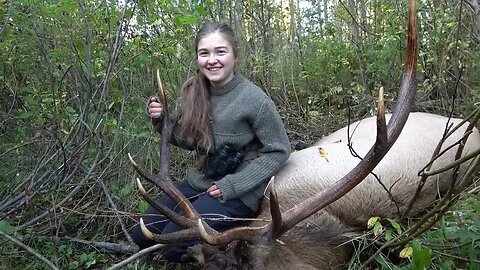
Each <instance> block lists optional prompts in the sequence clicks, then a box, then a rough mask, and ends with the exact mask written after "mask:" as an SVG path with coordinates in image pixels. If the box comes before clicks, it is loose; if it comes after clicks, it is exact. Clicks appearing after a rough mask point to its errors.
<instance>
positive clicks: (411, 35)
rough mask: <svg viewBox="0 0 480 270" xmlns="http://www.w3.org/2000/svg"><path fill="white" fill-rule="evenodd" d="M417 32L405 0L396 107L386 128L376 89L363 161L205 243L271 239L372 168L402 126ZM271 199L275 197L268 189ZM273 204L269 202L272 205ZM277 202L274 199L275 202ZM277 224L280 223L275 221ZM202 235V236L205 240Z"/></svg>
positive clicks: (411, 93)
mask: <svg viewBox="0 0 480 270" xmlns="http://www.w3.org/2000/svg"><path fill="white" fill-rule="evenodd" d="M416 43H417V31H416V14H415V1H414V0H409V1H408V42H407V51H408V53H407V57H406V60H405V70H404V76H403V80H402V84H401V86H400V92H399V94H398V98H397V106H396V108H395V111H394V112H393V115H392V117H391V118H390V121H389V124H388V127H387V126H386V124H385V109H384V105H383V90H380V93H379V101H378V111H377V139H376V141H375V144H374V145H373V146H372V148H371V149H370V151H369V152H368V153H367V154H366V155H365V157H364V158H363V160H362V161H361V162H360V163H359V164H358V165H357V166H356V167H355V168H354V169H353V170H351V171H350V172H349V173H347V175H345V176H344V177H343V178H341V179H340V180H338V181H337V182H335V184H334V185H333V186H331V187H329V188H327V189H325V190H323V191H322V192H320V193H318V194H316V195H313V196H312V197H310V198H308V199H307V200H305V201H303V202H302V203H300V204H299V205H297V206H295V207H293V208H291V209H289V210H288V211H286V212H285V213H283V214H282V215H281V218H279V213H278V209H279V207H278V205H275V204H276V199H274V200H272V201H271V202H270V205H271V206H270V207H271V208H272V210H271V212H272V221H271V222H270V223H269V224H268V225H265V226H262V227H256V228H252V227H248V228H247V227H244V228H235V229H231V230H228V231H226V232H224V233H222V234H219V235H216V236H211V237H208V243H209V244H213V245H224V244H228V243H230V242H231V241H233V240H247V241H252V242H253V241H255V240H258V239H260V238H265V237H268V239H270V240H275V239H276V238H277V237H279V236H281V235H282V234H283V233H285V232H287V231H288V230H289V229H290V228H292V227H293V226H295V225H296V224H298V223H299V222H301V221H302V220H304V219H306V218H308V217H309V216H311V215H312V214H314V213H316V212H317V211H319V210H321V209H323V208H324V207H326V206H327V205H329V204H331V203H332V202H334V201H336V200H338V199H339V198H341V197H342V196H343V195H345V194H346V193H347V192H349V191H350V190H351V189H353V188H354V187H355V186H357V185H358V184H360V183H361V182H362V181H363V179H364V178H365V177H366V176H367V175H368V174H369V173H370V172H371V171H372V170H373V169H374V168H375V166H376V165H377V164H378V163H379V162H380V161H381V160H382V158H383V157H384V156H385V154H386V153H387V152H388V150H389V149H390V148H391V147H392V145H393V144H394V142H395V141H396V139H397V138H398V136H399V135H400V132H401V131H402V129H403V126H404V125H405V123H406V121H407V118H408V115H409V113H410V108H411V106H412V103H413V99H414V97H415V92H416V65H417V56H416V54H417V44H416ZM270 191H271V192H270V194H271V195H270V196H271V198H276V196H275V194H274V192H273V190H272V189H270ZM272 204H273V205H272ZM277 204H278V202H277ZM279 223H280V224H279ZM205 238H206V237H204V239H205Z"/></svg>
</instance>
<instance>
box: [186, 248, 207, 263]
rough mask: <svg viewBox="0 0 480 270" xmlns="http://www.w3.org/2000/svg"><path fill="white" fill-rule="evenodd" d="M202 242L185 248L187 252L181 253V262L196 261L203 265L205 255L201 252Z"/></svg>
mask: <svg viewBox="0 0 480 270" xmlns="http://www.w3.org/2000/svg"><path fill="white" fill-rule="evenodd" d="M202 246H203V244H197V245H194V246H192V247H188V248H187V254H184V255H182V261H183V262H189V261H196V262H198V264H200V265H201V266H203V265H205V256H204V254H203V247H202Z"/></svg>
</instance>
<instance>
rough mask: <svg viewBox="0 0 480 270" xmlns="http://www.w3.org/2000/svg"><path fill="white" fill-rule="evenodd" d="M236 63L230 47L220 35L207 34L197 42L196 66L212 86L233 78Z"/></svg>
mask: <svg viewBox="0 0 480 270" xmlns="http://www.w3.org/2000/svg"><path fill="white" fill-rule="evenodd" d="M236 61H237V59H236V58H235V54H234V51H233V48H232V45H231V44H230V43H229V42H228V41H227V40H226V39H225V38H224V37H223V36H222V35H221V34H219V33H212V34H208V35H206V36H205V37H203V38H202V39H200V41H199V42H198V49H197V65H198V68H199V69H200V72H202V74H203V75H204V76H205V77H206V78H207V79H208V80H209V81H210V84H211V85H212V86H215V87H217V86H222V85H224V84H226V83H227V82H229V81H230V80H231V79H232V78H233V76H234V72H233V71H234V67H235V62H236Z"/></svg>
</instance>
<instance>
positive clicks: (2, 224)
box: [0, 220, 15, 234]
mask: <svg viewBox="0 0 480 270" xmlns="http://www.w3.org/2000/svg"><path fill="white" fill-rule="evenodd" d="M0 231H2V232H4V233H6V234H12V233H13V232H15V227H13V226H12V225H10V223H9V222H8V221H6V220H0Z"/></svg>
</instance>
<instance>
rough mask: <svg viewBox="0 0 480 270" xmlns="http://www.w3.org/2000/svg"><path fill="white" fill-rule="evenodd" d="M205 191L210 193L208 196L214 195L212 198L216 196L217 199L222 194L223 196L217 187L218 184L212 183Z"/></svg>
mask: <svg viewBox="0 0 480 270" xmlns="http://www.w3.org/2000/svg"><path fill="white" fill-rule="evenodd" d="M207 192H208V195H210V196H212V197H214V198H217V199H220V198H222V196H223V195H222V191H221V190H220V188H218V186H217V185H215V184H214V185H213V186H211V187H209V188H208V189H207Z"/></svg>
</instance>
